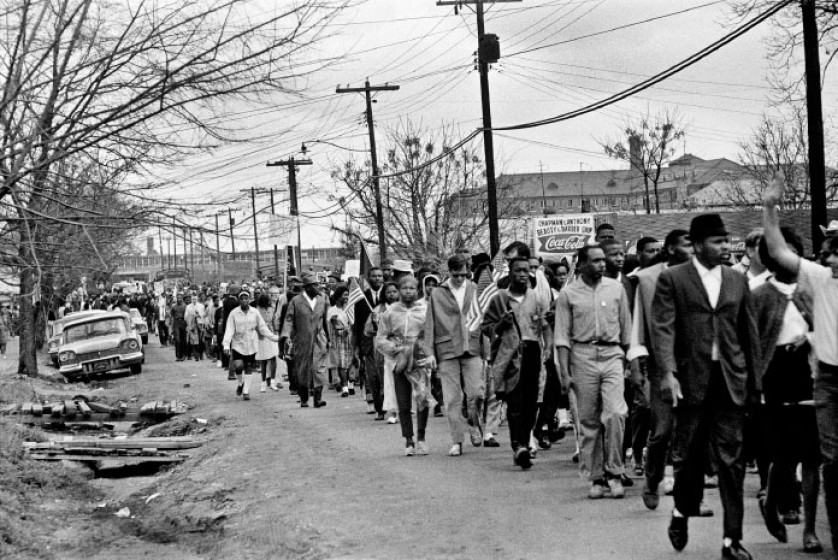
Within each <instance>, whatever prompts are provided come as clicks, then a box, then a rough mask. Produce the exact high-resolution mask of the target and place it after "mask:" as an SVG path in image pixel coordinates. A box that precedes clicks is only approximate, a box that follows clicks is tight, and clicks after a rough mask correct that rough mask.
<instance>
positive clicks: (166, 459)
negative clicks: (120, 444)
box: [28, 453, 186, 464]
mask: <svg viewBox="0 0 838 560" xmlns="http://www.w3.org/2000/svg"><path fill="white" fill-rule="evenodd" d="M28 457H29V458H30V459H34V460H36V461H64V460H67V461H102V460H113V461H121V462H124V463H130V464H138V463H181V462H183V461H185V460H186V457H181V456H179V455H165V456H157V457H149V456H145V455H136V456H124V457H123V456H117V457H113V456H108V455H72V454H69V453H58V454H54V455H52V454H46V453H30V454H29V455H28Z"/></svg>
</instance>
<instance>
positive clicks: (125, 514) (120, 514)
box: [114, 507, 131, 519]
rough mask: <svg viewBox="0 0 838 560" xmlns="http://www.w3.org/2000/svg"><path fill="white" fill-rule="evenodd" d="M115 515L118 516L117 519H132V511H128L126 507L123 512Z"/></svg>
mask: <svg viewBox="0 0 838 560" xmlns="http://www.w3.org/2000/svg"><path fill="white" fill-rule="evenodd" d="M114 515H116V516H117V517H121V518H122V519H125V518H128V517H131V510H130V509H128V508H127V507H124V508H122V509H121V510H119V511H118V512H116V513H115V514H114Z"/></svg>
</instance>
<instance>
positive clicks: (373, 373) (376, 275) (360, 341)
mask: <svg viewBox="0 0 838 560" xmlns="http://www.w3.org/2000/svg"><path fill="white" fill-rule="evenodd" d="M367 283H368V284H369V285H370V287H369V288H368V289H366V290H365V291H364V299H362V300H360V301H358V302H357V303H355V322H354V323H352V338H353V340H354V341H355V350H356V353H357V357H358V363H359V364H360V370H359V375H363V378H364V392H365V393H366V399H367V414H372V413H373V412H377V413H378V415H377V416H376V419H377V420H384V378H383V372H380V373H381V374H382V375H378V374H379V372H378V371H377V370H378V368H377V367H376V365H375V350H374V349H373V346H372V338H370V337H368V336H365V335H364V327H365V326H366V324H367V319H369V316H370V314H371V313H372V310H373V309H374V308H375V306H376V305H378V304H379V303H381V300H382V298H383V297H384V291H383V290H382V289H381V287H382V286H383V284H384V273H383V272H382V270H381V269H380V268H378V267H373V268H371V269H369V270H368V271H367Z"/></svg>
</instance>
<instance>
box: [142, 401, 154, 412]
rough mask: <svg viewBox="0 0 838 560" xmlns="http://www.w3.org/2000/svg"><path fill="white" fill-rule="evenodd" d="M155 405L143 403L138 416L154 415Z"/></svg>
mask: <svg viewBox="0 0 838 560" xmlns="http://www.w3.org/2000/svg"><path fill="white" fill-rule="evenodd" d="M156 404H157V403H153V402H149V403H145V404H144V405H143V406H141V407H140V414H145V415H151V414H154V410H155V407H156Z"/></svg>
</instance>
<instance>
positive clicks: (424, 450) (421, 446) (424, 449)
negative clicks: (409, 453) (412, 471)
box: [416, 441, 428, 455]
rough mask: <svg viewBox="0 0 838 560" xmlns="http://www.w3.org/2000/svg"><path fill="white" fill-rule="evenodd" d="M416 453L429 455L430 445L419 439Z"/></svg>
mask: <svg viewBox="0 0 838 560" xmlns="http://www.w3.org/2000/svg"><path fill="white" fill-rule="evenodd" d="M416 454H417V455H427V454H428V445H427V444H426V443H425V442H424V441H417V442H416Z"/></svg>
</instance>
